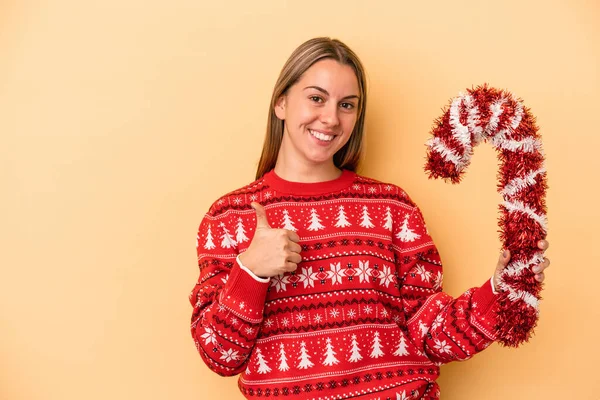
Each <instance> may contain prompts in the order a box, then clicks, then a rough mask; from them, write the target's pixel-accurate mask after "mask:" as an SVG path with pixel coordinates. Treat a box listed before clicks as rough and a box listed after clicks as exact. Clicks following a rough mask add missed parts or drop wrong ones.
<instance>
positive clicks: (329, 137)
mask: <svg viewBox="0 0 600 400" xmlns="http://www.w3.org/2000/svg"><path fill="white" fill-rule="evenodd" d="M308 132H310V134H311V135H313V136H314V137H316V138H317V139H319V140H322V141H324V142H331V141H332V140H333V138H335V135H329V134H327V133H323V132H319V131H315V130H313V129H309V130H308Z"/></svg>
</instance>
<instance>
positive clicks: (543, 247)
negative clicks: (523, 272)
mask: <svg viewBox="0 0 600 400" xmlns="http://www.w3.org/2000/svg"><path fill="white" fill-rule="evenodd" d="M549 246H550V243H548V241H547V240H540V241H539V242H538V247H539V248H540V249H541V250H548V247H549Z"/></svg>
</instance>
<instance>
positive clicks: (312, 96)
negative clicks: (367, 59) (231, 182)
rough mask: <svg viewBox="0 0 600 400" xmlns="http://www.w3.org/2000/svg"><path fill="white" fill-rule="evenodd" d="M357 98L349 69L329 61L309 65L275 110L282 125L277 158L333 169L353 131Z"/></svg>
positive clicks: (356, 85) (352, 75)
mask: <svg viewBox="0 0 600 400" xmlns="http://www.w3.org/2000/svg"><path fill="white" fill-rule="evenodd" d="M359 94H360V92H359V88H358V80H357V78H356V74H355V73H354V70H353V69H352V67H350V66H348V65H343V64H340V63H339V62H337V61H335V60H331V59H325V60H321V61H318V62H316V63H315V64H313V65H312V66H311V67H310V68H309V69H308V70H306V72H305V73H304V74H303V75H302V77H301V78H300V79H299V80H298V82H296V83H295V84H294V85H293V86H291V87H290V88H289V89H288V91H287V92H286V94H285V95H283V96H282V97H281V98H280V99H279V101H278V102H277V105H276V107H275V114H276V115H277V117H278V118H279V119H281V120H283V121H284V134H283V140H282V143H281V150H280V153H279V157H286V158H287V157H292V158H295V161H300V162H304V163H308V164H314V165H324V164H329V165H333V156H334V154H335V153H336V152H337V151H338V150H339V149H341V148H342V147H343V146H344V145H345V144H346V143H347V142H348V140H349V139H350V135H351V134H352V131H353V129H354V125H355V123H356V119H357V116H358V100H359Z"/></svg>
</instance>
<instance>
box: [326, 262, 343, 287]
mask: <svg viewBox="0 0 600 400" xmlns="http://www.w3.org/2000/svg"><path fill="white" fill-rule="evenodd" d="M329 268H331V271H330V272H331V274H330V275H331V283H332V284H333V285H335V284H336V283H340V284H341V283H342V277H343V276H344V273H343V271H342V267H341V263H337V264H330V265H329Z"/></svg>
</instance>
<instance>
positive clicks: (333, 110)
mask: <svg viewBox="0 0 600 400" xmlns="http://www.w3.org/2000/svg"><path fill="white" fill-rule="evenodd" d="M321 110H322V112H321V122H322V123H323V124H326V125H327V126H337V125H338V124H339V122H340V121H339V117H338V111H339V110H338V108H337V105H336V104H335V103H330V104H327V105H326V106H325V107H323V108H322V109H321Z"/></svg>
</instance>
